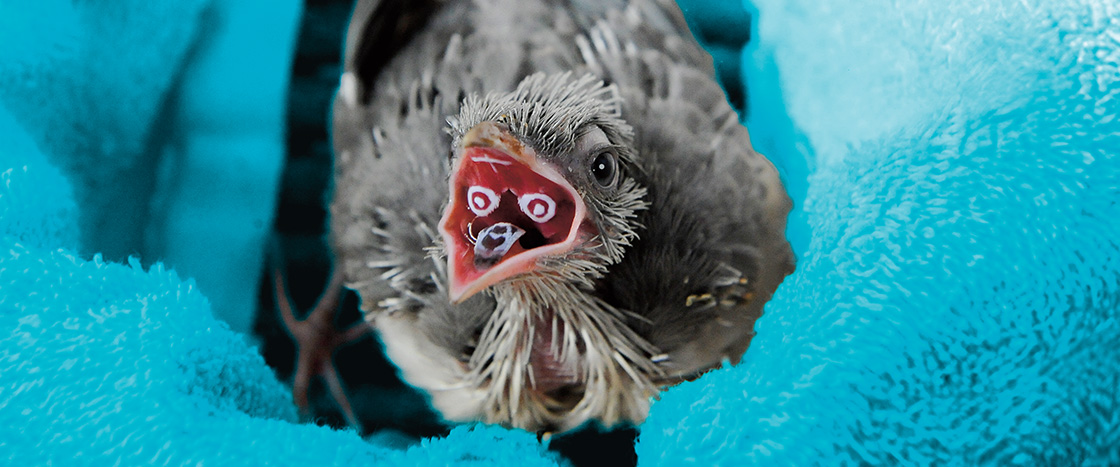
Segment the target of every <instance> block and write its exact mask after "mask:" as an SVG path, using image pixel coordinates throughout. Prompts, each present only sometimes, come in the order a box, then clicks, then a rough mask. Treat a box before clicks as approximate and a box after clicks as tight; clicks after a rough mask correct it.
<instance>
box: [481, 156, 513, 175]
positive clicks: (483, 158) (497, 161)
mask: <svg viewBox="0 0 1120 467" xmlns="http://www.w3.org/2000/svg"><path fill="white" fill-rule="evenodd" d="M471 160H472V161H474V162H485V163H487V164H490V170H493V171H494V173H498V168H497V167H494V164H501V165H511V164H513V163H512V162H510V161H503V160H501V159H494V158H493V157H489V156H478V157H472V158H471Z"/></svg>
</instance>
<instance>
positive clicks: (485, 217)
mask: <svg viewBox="0 0 1120 467" xmlns="http://www.w3.org/2000/svg"><path fill="white" fill-rule="evenodd" d="M448 183H449V185H450V194H451V199H450V200H449V202H448V204H447V208H446V210H444V212H443V218H442V219H440V223H439V230H440V235H442V237H443V243H444V245H445V246H446V248H447V271H448V277H449V279H450V283H451V284H450V290H449V295H450V297H449V298H450V300H451V302H452V303H459V302H461V301H463V300H466V299H467V298H469V297H471V296H472V295H474V294H476V293H478V292H480V291H482V290H485V289H486V288H487V287H490V286H491V285H494V284H496V283H498V282H501V281H504V280H508V279H512V278H515V277H520V276H523V275H525V274H531V273H533V272H534V271H536V270H537V261H538V260H539V259H540V258H542V257H545V256H553V255H558V254H561V253H565V252H567V251H570V250H571V249H572V248H574V246H575V245H576V244H577V243H578V242H579V240H578V239H579V237H580V229H579V227H580V225H581V224H582V223H583V220H584V219H585V217H586V215H587V208H586V206H585V205H584V203H583V198H582V197H580V195H579V193H578V192H577V191H576V190H575V188H574V187H572V185H571V184H570V183H568V181H567V180H566V179H565V178H564V177H563V175H561V173H560V171H559V170H557V169H556V168H555V167H554V166H553V165H551V164H549V163H547V162H545V161H542V160H541V159H540V158H539V157H537V154H536V152H535V151H533V149H532V148H530V147H528V146H526V145H524V144H523V143H522V142H521V141H520V140H518V139H517V137H515V136H514V135H513V134H512V133H510V132H509V130H508V128H507V127H505V126H504V125H502V124H499V123H496V122H483V123H480V124H478V125H476V126H475V127H474V128H471V130H470V131H468V132H467V134H466V135H464V136H463V141H462V147H461V148H460V155H459V157H458V158H457V159H456V161H455V162H454V165H453V166H452V168H451V178H450V180H449V181H448Z"/></svg>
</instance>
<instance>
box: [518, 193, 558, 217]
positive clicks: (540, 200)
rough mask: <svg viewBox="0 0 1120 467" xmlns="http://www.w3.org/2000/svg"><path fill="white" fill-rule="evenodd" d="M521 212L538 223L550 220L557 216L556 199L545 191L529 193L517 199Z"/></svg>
mask: <svg viewBox="0 0 1120 467" xmlns="http://www.w3.org/2000/svg"><path fill="white" fill-rule="evenodd" d="M517 206H518V207H520V208H521V212H523V213H525V215H526V216H529V219H532V220H533V222H536V223H538V224H540V223H544V222H548V221H550V220H552V218H553V217H554V216H556V201H553V200H552V198H550V197H549V196H548V195H546V194H544V193H529V194H526V195H522V196H521V197H520V198H518V199H517Z"/></svg>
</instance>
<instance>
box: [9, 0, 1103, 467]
mask: <svg viewBox="0 0 1120 467" xmlns="http://www.w3.org/2000/svg"><path fill="white" fill-rule="evenodd" d="M118 3H119V6H116V7H115V9H113V10H110V9H109V8H106V7H104V6H100V5H90V4H86V3H77V4H75V3H73V2H65V1H62V0H49V1H43V2H36V3H34V5H30V4H18V5H17V4H9V3H4V4H0V142H2V144H0V427H2V428H0V459H3V461H4V462H5V463H11V464H16V463H20V464H22V463H30V464H31V465H41V464H47V463H50V462H54V463H60V464H68V463H71V462H74V463H82V464H99V465H100V464H113V463H115V462H119V463H121V464H125V465H138V464H184V463H191V464H194V463H198V462H206V463H211V464H218V465H226V464H265V463H267V464H292V465H298V464H300V463H313V464H328V463H331V464H341V463H350V462H373V461H378V462H384V463H395V464H405V465H413V464H447V463H452V462H475V463H484V464H490V463H499V464H515V463H517V464H524V465H532V464H545V465H547V464H551V463H553V462H555V458H553V457H550V456H549V455H548V454H547V453H545V452H544V451H543V450H542V448H541V446H540V444H539V443H538V442H537V440H536V438H535V437H534V436H533V435H531V434H528V433H523V432H517V431H510V430H504V429H500V428H495V427H482V426H465V427H460V428H458V429H456V430H454V431H452V433H451V434H450V435H449V436H448V437H446V438H441V439H433V440H430V441H427V442H425V443H423V444H422V445H419V446H413V447H411V448H408V449H395V448H393V447H392V444H393V443H392V440H391V439H389V438H383V437H376V436H375V437H374V438H373V439H370V440H362V439H360V438H359V437H358V436H357V435H356V434H354V433H352V432H347V431H332V430H329V429H326V428H321V427H315V426H311V425H301V424H297V423H295V422H294V420H295V414H294V409H293V407H292V404H291V400H290V395H289V394H288V393H287V390H286V388H285V387H284V386H283V385H282V384H281V383H279V382H278V381H276V379H275V377H274V376H273V373H272V371H271V370H270V369H269V368H268V367H266V366H265V364H264V362H263V360H262V359H261V357H260V356H259V355H258V354H257V353H256V352H255V350H254V349H253V348H252V346H251V345H250V344H249V343H247V340H246V337H245V336H244V335H243V334H241V333H239V332H236V331H233V330H231V329H230V326H229V325H227V324H226V321H223V320H219V319H216V318H215V317H214V311H213V309H212V305H211V303H210V301H209V300H208V299H207V298H206V296H204V294H203V292H205V293H206V295H211V292H210V290H215V292H214V294H213V295H215V296H221V297H226V298H223V299H221V300H220V302H221V303H225V305H223V306H229V304H231V303H235V302H236V300H235V298H230V297H236V296H237V295H236V292H229V291H217V289H218V288H219V287H218V286H220V285H222V284H228V286H229V287H231V288H237V287H245V283H246V281H247V280H246V281H239V280H238V278H237V276H238V275H239V274H242V273H243V272H244V271H246V270H249V271H257V270H259V268H257V265H259V261H260V258H259V255H257V256H253V255H249V256H248V257H245V256H241V257H238V256H234V255H229V254H226V253H225V252H226V251H227V250H220V251H215V252H212V253H210V254H207V255H205V256H204V258H205V260H206V263H205V264H206V267H205V268H201V267H200V266H199V263H189V258H188V257H190V256H191V255H197V254H200V253H199V252H200V251H205V248H203V247H202V246H199V245H187V246H166V245H169V244H171V243H173V242H170V240H168V239H174V238H176V236H178V235H180V234H182V233H184V232H191V231H192V230H191V229H199V230H198V231H204V232H205V231H206V228H207V225H206V224H205V222H202V224H200V225H196V224H193V223H192V220H196V219H200V218H199V216H200V215H203V214H205V213H203V214H200V212H202V209H203V208H206V207H207V206H210V207H212V208H213V209H214V210H216V211H217V212H219V215H218V216H217V219H219V220H220V219H221V216H223V215H229V214H228V213H227V210H234V211H228V212H240V213H242V214H245V213H248V214H245V215H250V216H254V215H255V216H258V217H262V216H263V219H264V221H265V223H264V225H265V228H267V225H268V222H267V216H268V214H267V213H268V212H271V211H270V210H271V208H272V206H271V205H270V204H268V203H261V202H259V201H253V200H254V199H258V198H259V197H261V196H262V195H268V194H269V193H271V192H270V191H269V190H274V189H275V188H274V186H273V185H274V184H275V171H276V169H275V167H276V165H277V164H278V162H276V159H275V158H276V157H278V156H277V155H276V148H277V147H279V146H277V145H276V144H274V143H275V142H276V141H278V138H279V136H278V133H276V132H275V131H273V130H275V128H272V126H276V125H277V123H276V121H273V120H269V118H272V117H269V115H279V112H280V109H281V108H282V107H281V103H280V102H277V100H276V99H275V95H273V94H269V91H268V89H270V87H269V86H263V87H261V88H260V89H257V91H259V92H258V93H257V94H252V93H251V91H252V86H248V85H245V84H244V83H243V84H242V87H240V88H233V89H232V90H227V91H222V92H219V93H218V94H217V95H213V96H212V95H211V94H209V92H210V91H213V90H214V89H216V88H215V86H217V87H219V88H220V87H221V86H224V85H225V84H215V83H226V82H225V81H223V80H220V79H219V78H221V77H222V76H223V75H222V73H223V70H224V67H225V66H235V65H234V64H236V66H243V65H241V62H240V61H239V60H241V59H242V58H243V57H244V55H243V54H238V53H237V50H236V48H230V47H236V44H238V41H237V40H228V37H227V40H228V42H223V39H221V38H222V37H226V36H223V34H236V33H233V32H229V31H237V30H239V28H241V30H251V29H245V28H249V26H248V25H250V24H251V25H254V27H258V31H257V32H256V33H255V34H261V32H260V30H259V29H260V28H263V30H265V31H266V32H268V33H269V34H273V36H272V38H271V39H269V40H271V41H273V43H281V44H283V43H290V41H291V36H292V34H293V26H292V24H291V19H292V18H294V17H295V14H296V13H297V10H298V7H296V6H294V5H295V3H294V2H271V3H269V2H265V3H266V4H268V5H281V4H283V5H287V6H274V7H272V11H274V12H275V13H276V17H275V18H272V19H269V18H264V19H262V18H261V17H260V16H259V15H252V16H246V14H245V13H244V12H245V11H249V7H247V6H245V5H253V4H254V3H253V2H231V1H223V0H214V1H210V2H206V1H202V0H199V1H193V2H192V1H181V2H166V3H162V2H146V1H143V0H134V1H127V2H123V1H122V2H118ZM688 4H689V5H690V6H692V7H694V8H695V9H698V10H696V11H690V12H689V13H690V15H692V16H693V17H694V18H697V20H698V21H703V20H704V18H705V13H704V12H705V11H711V10H707V9H704V8H701V7H700V6H697V5H699V4H700V2H697V1H691V2H688ZM235 5H238V6H235ZM748 7H749V8H751V9H753V10H754V11H755V12H756V15H755V19H756V22H755V23H754V25H753V26H754V30H753V34H754V39H753V40H752V42H751V44H750V45H749V46H748V48H747V49H746V50H744V51H743V55H742V57H743V58H744V68H743V76H745V77H746V79H747V89H748V93H747V95H748V99H749V108H750V113H749V115H748V116H747V120H746V123H747V125H748V128H750V130H751V132H752V136H753V138H754V140H755V142H756V146H757V147H758V148H759V149H760V150H761V151H762V152H764V153H766V154H768V155H769V156H770V157H771V158H772V159H773V160H774V161H775V162H776V164H777V165H779V166H780V168H781V169H782V171H783V175H784V177H785V180H786V182H787V185H788V186H789V188H790V190H791V192H792V193H793V195H794V197H795V200H796V204H797V209H796V211H795V213H794V214H793V216H792V217H791V223H790V238H791V239H792V240H793V242H794V244H795V248H796V250H797V252H798V254H799V257H800V258H799V264H798V270H797V272H796V273H794V274H793V275H792V276H790V277H789V278H788V279H787V281H786V282H785V283H784V284H783V285H782V287H781V288H780V289H779V291H778V293H777V295H776V296H775V297H774V300H773V301H772V302H771V303H770V304H768V305H767V309H766V314H765V315H764V316H763V318H762V319H760V320H759V321H758V323H757V331H758V336H757V337H756V338H755V340H754V342H753V344H752V346H751V349H750V351H749V352H748V353H747V355H746V356H745V358H744V361H743V362H742V363H741V364H740V365H738V366H736V367H732V368H727V369H723V370H719V371H714V372H711V373H709V374H707V375H705V376H704V377H702V378H700V379H698V380H697V381H694V382H691V383H686V384H682V385H680V386H678V387H675V388H672V389H670V390H669V391H667V392H666V393H665V394H664V397H663V398H662V400H660V401H659V402H657V403H655V404H654V406H653V409H652V411H651V415H650V418H649V420H648V421H647V422H646V423H645V424H644V425H642V426H641V427H640V429H641V435H640V438H639V441H638V445H637V449H638V453H639V460H640V462H641V463H643V464H650V465H662V464H663V465H681V464H697V465H715V464H723V465H741V464H744V463H746V462H750V461H757V462H761V463H766V464H773V463H782V464H793V465H811V464H835V463H839V462H849V463H897V462H905V463H916V464H930V463H955V464H1020V465H1037V464H1047V465H1106V464H1111V465H1116V464H1120V311H1118V305H1117V302H1118V299H1120V154H1118V153H1120V119H1117V114H1118V113H1120V112H1118V111H1120V103H1118V102H1117V98H1118V97H1120V8H1117V7H1116V6H1115V5H1114V4H1112V3H1110V2H1104V1H1096V0H1080V1H1077V0H1055V1H1051V2H1034V1H1020V0H994V1H992V2H987V3H983V4H979V5H978V4H974V2H971V1H968V0H944V1H940V2H909V3H904V2H882V1H872V0H860V1H854V2H849V4H848V5H846V6H844V7H839V6H836V5H834V4H832V3H830V2H816V1H810V0H757V1H754V2H749V4H748ZM239 8H240V9H242V10H239ZM257 8H258V9H259V8H260V5H257ZM285 8H286V9H285ZM238 11H241V13H238ZM266 16H267V15H266ZM713 17H714V18H716V19H718V15H709V18H713ZM223 18H224V19H223ZM237 18H242V20H238V19H237ZM246 18H249V19H246ZM239 21H241V22H239ZM262 24H271V25H272V26H268V27H265V26H261V25H262ZM215 25H218V26H215ZM221 25H225V26H224V27H223V26H221ZM238 25H240V26H238ZM215 37H217V38H218V39H214V38H215ZM256 40H260V39H259V38H258V39H256ZM276 41H279V42H276ZM284 41H289V42H284ZM223 44H224V45H223ZM280 49H281V50H284V48H283V47H280ZM226 53H228V54H230V55H228V56H227V55H223V54H226ZM276 55H277V56H275V57H272V58H268V57H265V58H264V60H266V61H265V62H264V63H266V64H269V63H270V64H272V65H271V66H273V67H274V69H276V70H282V69H283V67H284V66H286V65H285V64H286V62H285V61H284V58H283V57H282V56H281V55H283V54H282V53H278V54H276ZM223 57H224V58H223ZM229 57H234V58H229ZM269 60H271V61H269ZM265 69H268V68H265ZM262 79H265V80H266V82H270V83H273V84H272V85H270V86H273V87H278V89H282V88H283V85H284V82H283V81H282V80H281V81H279V82H276V81H275V80H273V81H267V80H268V78H267V77H266V78H262ZM234 81H236V80H234ZM226 84H228V83H226ZM234 84H235V85H236V82H235V83H234ZM192 89H193V90H195V91H192ZM223 92H224V93H225V94H223ZM247 92H248V93H250V94H245V93H247ZM245 96H256V97H255V98H249V97H245ZM270 96H271V97H270ZM207 98H209V99H212V100H213V101H215V102H211V103H220V102H218V101H221V100H229V99H234V98H240V99H243V100H241V101H238V106H237V107H246V106H247V107H248V110H246V112H248V114H242V115H240V116H239V115H222V114H220V113H219V114H217V115H215V112H214V111H213V110H212V109H209V107H207V106H206V105H203V103H205V99H207ZM254 106H256V107H254ZM208 109H209V110H208ZM245 115H251V118H250V117H245ZM222 118H227V119H228V120H222ZM277 118H278V117H277ZM228 121H234V122H240V123H241V124H244V125H248V127H229V126H227V125H225V124H223V123H222V122H228ZM176 122H177V123H184V124H185V126H180V125H178V124H172V123H176ZM245 122H256V123H252V124H251V123H245ZM269 122H271V123H269ZM270 125H271V126H270ZM270 128H272V130H270ZM241 130H244V131H241ZM270 141H271V143H270ZM153 148H156V149H153ZM167 148H171V149H167ZM215 150H218V151H225V153H237V154H240V153H245V152H248V153H252V154H256V156H257V157H256V158H254V159H244V160H237V161H234V162H233V163H230V162H229V161H228V160H226V159H221V160H209V159H206V158H205V157H201V156H198V155H199V154H211V153H213V151H215ZM169 153H170V155H169ZM191 154H195V155H196V156H197V157H196V156H191ZM167 160H172V161H180V162H178V163H168V162H166V161H167ZM182 161H187V162H182ZM254 161H256V162H259V164H260V165H259V166H254V167H256V168H254V169H252V170H255V171H257V172H254V173H257V174H263V176H262V177H248V178H252V179H253V180H257V181H258V182H259V184H257V185H254V184H252V183H249V182H246V183H249V184H248V185H245V187H246V188H245V189H244V190H241V191H237V192H236V193H227V194H226V195H228V197H225V198H223V197H221V196H218V194H215V193H210V191H213V190H208V189H207V187H206V184H205V183H204V182H205V180H207V179H208V177H209V178H212V177H215V176H217V177H228V178H223V179H224V180H237V179H238V178H237V177H238V175H241V174H238V173H234V172H235V171H237V170H241V171H245V170H248V169H246V167H250V166H251V164H250V162H254ZM270 164H271V165H270ZM138 167H139V168H138ZM145 167H146V168H145ZM136 173H153V174H156V175H157V176H158V177H162V178H160V179H159V184H158V185H159V186H152V183H151V182H148V184H146V185H145V184H144V183H142V182H141V181H139V180H136V179H135V177H134V176H135V174H136ZM270 174H271V175H270ZM269 176H271V178H269ZM106 177H110V178H106ZM262 178H263V179H264V182H260V180H261V179H262ZM168 181H171V182H173V183H165V182H168ZM118 185H119V186H118ZM165 185H166V186H165ZM168 187H173V188H168ZM137 197H139V198H137ZM266 197H267V196H266ZM134 198H135V199H134ZM122 200H123V201H122ZM238 209H239V210H241V211H236V210H238ZM150 212H161V213H163V217H159V216H154V217H153V216H150V215H148V214H142V213H150ZM221 213H226V214H221ZM138 218H139V220H138ZM118 223H121V224H125V225H128V226H131V227H129V228H127V229H123V228H122V227H121V225H118ZM256 228H259V227H255V226H254V223H253V222H248V223H247V224H245V225H244V226H243V229H242V230H241V231H239V233H236V235H239V237H237V238H239V239H240V240H238V242H241V243H236V242H232V243H231V242H227V243H230V245H229V247H230V248H231V249H232V248H234V247H239V246H244V245H256V248H258V249H259V247H260V244H259V243H260V238H259V237H260V235H259V232H257V231H256V230H254V229H256ZM152 238H156V239H157V240H158V239H163V240H161V241H155V240H152ZM129 239H131V240H129ZM141 240H143V243H144V244H145V245H153V244H156V245H165V246H164V247H162V249H156V251H157V252H164V253H155V254H156V255H157V256H158V257H160V258H169V259H168V261H169V263H170V264H175V265H176V266H175V268H176V269H177V270H178V271H179V273H176V272H173V271H171V270H168V269H167V268H165V267H163V266H160V265H152V264H148V263H143V264H142V263H141V262H140V261H139V260H137V259H128V260H124V261H121V262H116V261H107V260H102V259H101V257H100V256H95V255H93V254H94V253H97V252H99V251H106V252H111V253H108V254H109V257H116V256H121V257H127V255H128V254H130V253H133V252H135V251H138V248H139V247H131V248H135V250H130V247H129V242H130V241H136V242H141ZM219 243H220V242H219ZM166 252H178V253H174V254H171V253H166ZM176 258H186V259H183V261H187V262H186V263H183V264H185V265H186V266H185V267H179V266H178V265H177V264H176V262H175V259H176ZM145 259H147V257H145ZM254 262H257V263H258V264H257V265H253V266H251V267H248V268H246V266H245V265H246V264H250V265H252V264H254ZM192 264H193V265H192ZM200 269H212V270H213V271H200ZM188 270H190V271H192V272H191V273H190V274H189V276H191V277H194V276H198V275H203V274H211V275H210V276H206V277H209V279H207V282H206V283H205V284H203V283H202V282H199V283H198V285H196V282H195V281H194V280H193V279H186V278H185V276H184V274H187V272H186V271H188ZM195 271H198V272H195ZM222 278H227V279H228V280H225V281H224V280H223V279H222ZM252 280H253V282H255V278H252ZM200 281H201V279H200ZM213 284H217V285H213ZM208 287H212V289H211V288H208ZM249 287H251V285H249ZM200 288H201V290H202V292H200ZM248 293H252V292H248ZM223 294H227V295H223ZM228 294H232V295H228ZM235 327H236V326H235Z"/></svg>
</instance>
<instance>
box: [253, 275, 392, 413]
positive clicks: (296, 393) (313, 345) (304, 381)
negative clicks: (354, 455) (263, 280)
mask: <svg viewBox="0 0 1120 467" xmlns="http://www.w3.org/2000/svg"><path fill="white" fill-rule="evenodd" d="M342 281H343V277H342V272H341V271H339V270H335V271H334V272H333V273H332V274H331V279H330V283H329V284H328V285H327V288H326V290H325V291H324V292H323V295H322V296H321V297H319V301H318V302H317V303H316V304H315V308H314V309H312V310H311V312H310V313H308V314H307V317H306V318H304V319H302V320H300V319H297V318H296V317H295V311H294V306H293V304H292V301H291V299H290V298H289V297H288V288H287V284H286V283H285V280H284V274H283V272H281V270H280V268H279V267H276V268H275V269H274V270H273V286H274V293H275V295H276V304H277V308H279V310H280V317H281V319H282V320H283V322H284V327H285V328H287V330H288V333H289V334H291V336H292V338H293V339H294V340H295V342H296V348H297V352H298V355H297V358H296V368H295V375H294V377H293V381H292V399H293V400H294V402H295V404H296V406H297V407H299V408H300V411H302V412H305V413H306V412H307V410H308V400H307V392H308V388H309V387H310V386H311V378H312V377H315V376H319V377H321V378H323V381H324V382H325V383H326V384H327V388H328V390H329V391H330V394H331V398H333V399H334V401H335V403H336V404H338V407H339V410H340V411H341V412H342V415H343V417H345V418H346V422H347V423H348V424H349V425H350V426H352V427H354V428H355V429H356V430H358V431H359V432H361V430H362V426H361V422H360V421H359V420H358V417H357V416H356V415H355V414H354V410H353V408H352V407H351V405H350V399H349V398H348V397H347V396H346V391H345V390H344V389H343V387H342V378H340V377H339V375H338V370H337V369H336V368H335V366H334V361H333V357H334V351H335V350H336V349H337V348H339V347H341V346H343V345H346V344H349V343H352V342H354V341H356V340H358V339H360V338H362V337H364V336H365V335H366V334H367V333H369V332H370V331H371V330H372V328H371V327H370V325H369V323H366V322H365V321H361V322H359V323H358V324H355V325H354V326H351V327H350V328H348V329H346V330H345V331H338V330H337V329H336V328H335V322H334V321H335V313H336V311H337V310H338V306H339V298H340V297H341V295H342Z"/></svg>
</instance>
